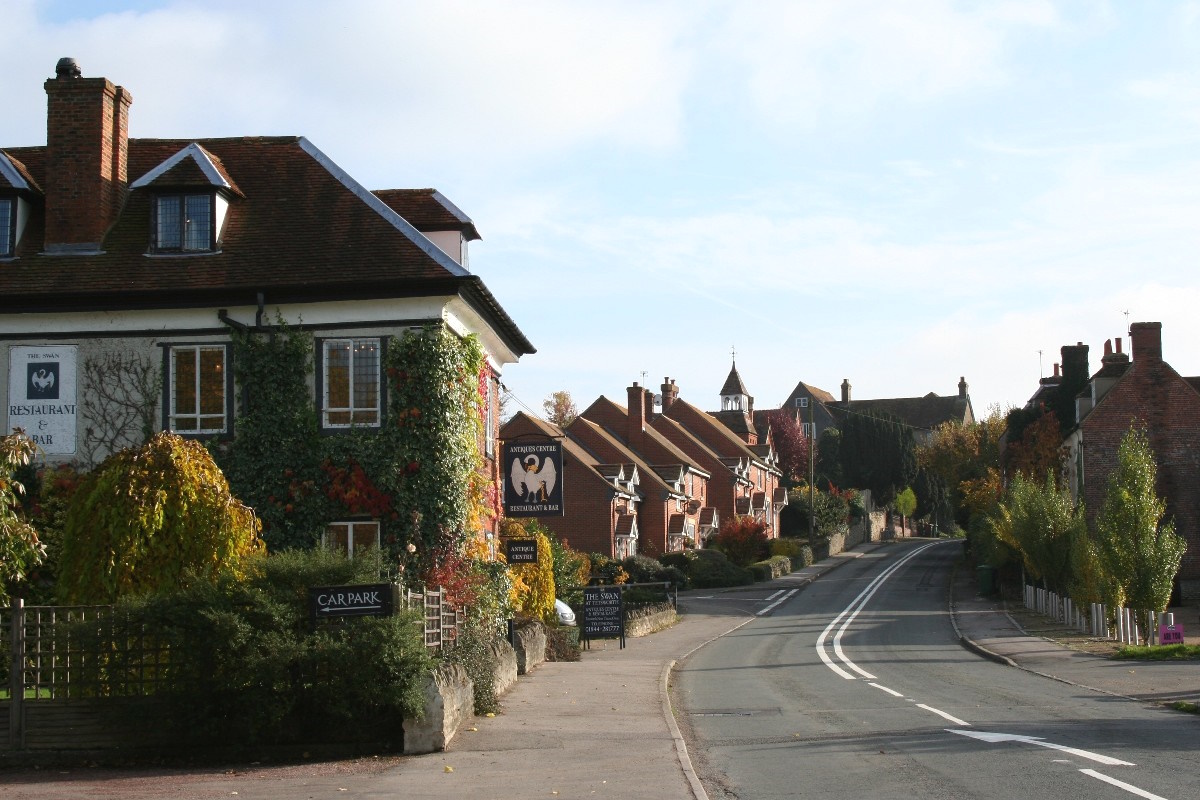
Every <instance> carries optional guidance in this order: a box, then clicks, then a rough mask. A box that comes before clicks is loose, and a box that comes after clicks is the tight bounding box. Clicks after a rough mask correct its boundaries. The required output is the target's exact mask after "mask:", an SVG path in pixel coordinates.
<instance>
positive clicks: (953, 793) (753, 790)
mask: <svg viewBox="0 0 1200 800" xmlns="http://www.w3.org/2000/svg"><path fill="white" fill-rule="evenodd" d="M961 552H962V544H961V542H948V543H937V542H929V541H919V540H917V541H907V542H898V543H896V544H895V545H894V546H889V547H885V548H881V549H879V550H876V551H874V552H873V553H870V554H867V555H864V556H863V557H862V558H860V559H857V560H856V561H854V562H853V563H851V564H848V565H846V566H843V567H842V568H840V569H838V570H836V571H834V572H832V573H830V574H828V575H826V576H824V577H823V578H822V579H821V580H819V581H817V582H815V583H813V584H811V585H810V586H808V587H807V588H805V589H804V590H803V591H800V592H788V591H784V592H783V593H775V592H767V591H764V590H763V589H762V588H761V587H759V588H755V589H750V590H748V591H746V592H739V593H731V594H714V595H713V596H712V597H711V598H710V599H709V602H711V603H713V604H714V606H715V605H717V604H720V605H722V606H724V607H726V609H727V610H729V611H731V612H732V611H742V612H745V613H747V614H748V615H750V616H751V617H752V620H751V621H750V622H749V623H747V624H746V625H744V626H742V627H740V628H738V629H737V630H736V631H734V632H732V633H730V634H728V635H726V636H723V637H721V638H719V639H717V640H715V641H713V642H711V643H709V644H707V645H706V646H704V647H703V648H701V649H700V650H698V651H697V652H695V653H693V654H692V655H691V656H689V658H688V659H687V660H686V661H684V662H683V663H682V664H681V665H680V666H679V667H677V670H676V675H675V678H674V681H673V686H672V700H673V703H674V706H675V708H676V716H677V717H678V718H679V721H680V725H681V727H682V728H683V731H684V736H685V739H686V741H687V743H688V749H689V751H690V753H691V756H692V758H693V760H694V761H695V763H696V767H697V771H698V773H699V774H700V776H701V780H702V781H703V783H704V785H705V788H706V790H707V791H708V794H709V796H710V798H712V800H717V799H718V798H747V799H749V798H753V799H754V800H770V798H783V797H787V798H854V799H855V800H866V799H867V798H887V799H888V800H896V798H947V799H949V798H954V799H955V800H959V799H961V798H997V800H1014V798H1018V799H1019V798H1054V799H1055V800H1071V799H1073V798H1088V800H1110V799H1111V800H1130V798H1135V797H1140V798H1146V799H1147V800H1153V799H1154V798H1166V799H1167V800H1190V799H1191V798H1194V797H1196V796H1197V789H1196V787H1197V786H1200V766H1198V764H1197V758H1196V753H1197V745H1196V741H1197V735H1198V734H1200V727H1198V726H1197V720H1196V718H1195V717H1194V716H1193V715H1186V714H1178V713H1175V712H1171V711H1167V710H1163V709H1159V708H1153V707H1149V706H1146V705H1143V704H1140V703H1136V702H1133V701H1129V700H1123V699H1118V698H1114V697H1111V696H1106V695H1100V694H1097V693H1093V692H1091V691H1088V690H1086V689H1081V688H1079V687H1075V686H1071V685H1069V684H1066V683H1061V682H1058V681H1054V680H1050V679H1047V678H1044V677H1041V676H1037V675H1033V674H1030V673H1027V672H1024V671H1022V670H1019V669H1014V668H1012V667H1006V666H1003V665H1000V664H996V663H993V662H991V661H988V660H985V659H982V658H980V657H979V656H977V655H975V654H973V653H970V652H969V651H967V650H965V649H963V648H962V647H961V646H960V644H959V642H958V639H957V637H956V635H955V632H954V629H953V626H952V624H951V621H950V617H949V613H948V610H947V586H948V580H949V574H950V569H951V567H952V565H953V563H954V561H955V560H956V559H957V558H958V557H959V556H960V555H961Z"/></svg>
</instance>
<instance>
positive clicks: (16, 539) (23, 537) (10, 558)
mask: <svg viewBox="0 0 1200 800" xmlns="http://www.w3.org/2000/svg"><path fill="white" fill-rule="evenodd" d="M36 452H37V445H36V444H34V443H33V440H32V439H30V438H29V437H28V436H26V435H25V432H24V431H23V430H21V429H20V428H17V429H16V430H14V431H13V432H12V433H11V434H9V435H8V436H5V437H3V438H0V603H7V601H8V595H9V592H10V591H11V590H12V589H13V588H15V586H16V584H19V583H21V582H22V581H23V580H25V576H26V574H27V573H28V571H29V570H30V569H31V568H33V567H36V566H37V565H38V564H40V563H41V562H42V558H43V556H44V555H45V552H46V547H45V545H43V544H42V543H41V541H39V540H38V535H37V531H36V530H35V529H34V527H33V526H32V525H30V524H29V523H28V522H26V521H25V519H24V518H23V517H22V516H21V514H20V512H19V508H20V501H19V496H20V495H23V494H24V493H25V486H24V485H23V484H22V483H21V482H20V481H18V480H17V479H16V477H15V473H16V471H17V470H18V469H20V468H21V467H24V466H26V465H27V464H29V461H30V459H32V458H33V456H34V454H35V453H36Z"/></svg>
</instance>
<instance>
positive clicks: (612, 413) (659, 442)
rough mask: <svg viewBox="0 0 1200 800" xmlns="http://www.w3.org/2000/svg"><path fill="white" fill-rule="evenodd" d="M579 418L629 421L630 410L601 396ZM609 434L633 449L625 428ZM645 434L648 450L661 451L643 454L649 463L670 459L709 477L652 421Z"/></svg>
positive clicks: (648, 423) (648, 424) (664, 461)
mask: <svg viewBox="0 0 1200 800" xmlns="http://www.w3.org/2000/svg"><path fill="white" fill-rule="evenodd" d="M579 416H581V417H587V418H588V419H591V420H593V421H595V419H596V418H597V417H600V418H604V417H608V418H610V419H620V420H623V421H627V420H628V419H629V409H627V408H626V407H625V406H623V405H621V404H620V403H616V402H614V401H613V400H610V399H609V398H607V397H605V396H604V395H601V396H600V397H597V398H596V400H595V401H594V402H593V403H592V404H591V405H590V406H588V407H587V408H585V409H584V410H583V411H581V412H580V413H579ZM608 432H609V433H610V434H612V435H613V436H615V437H616V438H618V439H620V440H621V441H622V442H624V443H625V446H626V447H629V448H630V449H631V450H632V447H630V445H629V443H628V442H626V441H625V433H626V431H625V429H624V428H620V429H618V430H609V431H608ZM644 432H645V434H646V437H647V439H648V440H649V441H650V447H649V448H647V449H648V450H649V449H655V450H659V451H660V452H647V453H641V456H642V457H643V458H645V459H647V461H654V462H655V463H659V464H663V463H666V462H667V460H668V459H670V460H671V461H672V462H678V463H679V464H681V465H683V466H684V467H688V468H690V469H692V470H693V471H695V472H698V473H700V474H702V475H704V476H705V477H709V474H708V472H706V471H705V470H704V469H703V468H702V467H701V466H700V465H699V464H697V463H696V461H695V460H694V459H693V458H692V457H691V456H689V455H688V454H687V453H685V452H684V451H683V450H681V449H680V448H679V447H677V446H676V445H675V443H674V442H672V441H671V440H670V439H668V438H667V437H666V436H664V435H663V434H662V433H660V432H659V431H656V430H655V429H654V426H653V424H652V421H651V420H647V424H646V427H645V429H644ZM660 453H661V454H660Z"/></svg>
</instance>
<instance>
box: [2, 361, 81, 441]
mask: <svg viewBox="0 0 1200 800" xmlns="http://www.w3.org/2000/svg"><path fill="white" fill-rule="evenodd" d="M75 351H76V348H75V345H73V344H72V345H35V346H32V347H27V346H24V345H14V346H12V347H10V348H8V405H7V408H6V409H5V410H6V411H7V412H8V425H7V427H6V429H5V430H4V431H3V432H2V433H4V434H7V433H11V432H12V430H13V428H21V429H23V430H24V431H25V434H26V435H27V436H28V437H29V438H30V439H32V440H33V441H34V442H36V443H37V445H38V447H40V448H42V452H44V453H51V454H56V455H72V454H74V453H75V447H76V443H75V431H76V424H75V422H76V415H77V412H78V406H77V405H76V397H75V371H76V370H75V364H76V358H75Z"/></svg>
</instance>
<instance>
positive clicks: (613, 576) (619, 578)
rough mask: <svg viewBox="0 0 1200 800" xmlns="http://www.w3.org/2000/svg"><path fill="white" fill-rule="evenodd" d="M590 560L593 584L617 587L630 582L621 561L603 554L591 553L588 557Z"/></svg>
mask: <svg viewBox="0 0 1200 800" xmlns="http://www.w3.org/2000/svg"><path fill="white" fill-rule="evenodd" d="M588 560H589V561H591V580H592V581H593V582H596V583H605V584H609V585H616V584H620V583H627V582H628V581H629V573H628V572H626V571H625V568H624V567H622V566H621V562H620V561H617V560H615V559H613V558H609V557H608V556H606V555H604V554H603V553H591V554H590V555H588Z"/></svg>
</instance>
